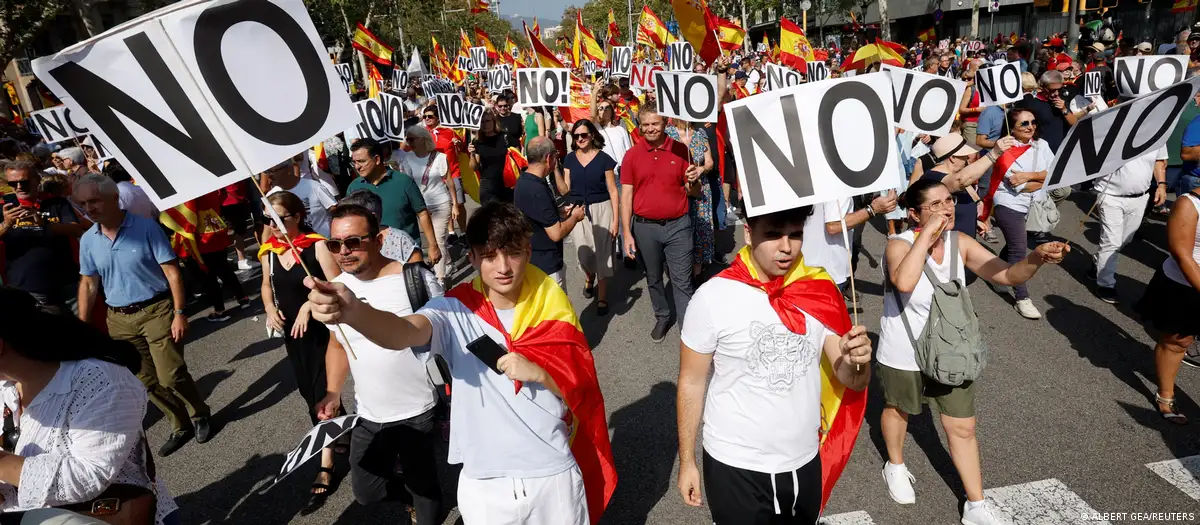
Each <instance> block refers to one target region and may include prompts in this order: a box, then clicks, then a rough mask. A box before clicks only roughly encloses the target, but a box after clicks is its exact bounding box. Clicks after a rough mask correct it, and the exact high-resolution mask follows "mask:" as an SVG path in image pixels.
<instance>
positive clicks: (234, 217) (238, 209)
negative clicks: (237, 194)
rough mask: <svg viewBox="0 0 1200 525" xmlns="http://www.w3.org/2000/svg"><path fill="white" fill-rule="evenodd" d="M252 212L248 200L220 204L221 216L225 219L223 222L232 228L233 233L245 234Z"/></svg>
mask: <svg viewBox="0 0 1200 525" xmlns="http://www.w3.org/2000/svg"><path fill="white" fill-rule="evenodd" d="M252 213H253V212H252V211H251V206H250V203H249V202H239V203H237V204H230V205H228V206H221V217H222V218H223V219H225V224H226V225H227V226H229V229H231V230H233V233H234V234H235V235H246V230H247V228H248V227H249V226H250V218H251V217H250V216H251V214H252Z"/></svg>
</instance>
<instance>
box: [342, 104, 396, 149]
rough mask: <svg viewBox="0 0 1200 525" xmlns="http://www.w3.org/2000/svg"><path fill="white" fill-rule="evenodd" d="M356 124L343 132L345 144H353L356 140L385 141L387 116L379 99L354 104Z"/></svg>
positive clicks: (386, 136)
mask: <svg viewBox="0 0 1200 525" xmlns="http://www.w3.org/2000/svg"><path fill="white" fill-rule="evenodd" d="M354 111H355V114H356V115H358V122H356V123H355V124H354V126H352V127H350V128H349V129H347V130H346V131H345V134H346V142H347V143H348V144H353V143H354V141H355V140H358V139H373V140H387V138H388V134H387V132H388V122H387V115H385V114H384V112H383V104H382V103H381V102H380V101H379V99H374V98H368V99H366V100H360V101H358V102H355V103H354Z"/></svg>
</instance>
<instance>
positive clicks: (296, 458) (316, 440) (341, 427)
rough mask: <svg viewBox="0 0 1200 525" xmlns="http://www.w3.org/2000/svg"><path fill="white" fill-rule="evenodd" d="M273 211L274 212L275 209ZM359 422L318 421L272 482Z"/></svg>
mask: <svg viewBox="0 0 1200 525" xmlns="http://www.w3.org/2000/svg"><path fill="white" fill-rule="evenodd" d="M267 209H268V210H272V208H271V206H267ZM271 213H272V214H274V211H272V212H271ZM357 423H358V416H357V415H355V414H350V415H345V416H342V417H335V418H333V419H327V420H325V421H322V422H320V423H317V426H315V427H313V429H312V430H309V431H308V434H305V435H304V439H302V440H300V444H299V445H296V448H293V449H292V451H291V452H288V453H287V457H285V458H284V460H283V466H282V467H280V468H279V473H278V474H276V475H275V481H274V482H272V483H279V480H281V479H283V478H284V476H287V475H288V474H291V473H292V471H294V470H296V469H297V468H299V467H300V465H303V464H304V463H305V462H306V461H308V460H309V459H312V457H313V456H316V455H317V454H320V453H321V451H322V450H325V447H328V446H329V445H332V444H333V442H334V441H337V440H338V438H340V437H342V436H343V435H345V434H346V433H347V432H350V430H351V429H353V428H354V425H355V424H357Z"/></svg>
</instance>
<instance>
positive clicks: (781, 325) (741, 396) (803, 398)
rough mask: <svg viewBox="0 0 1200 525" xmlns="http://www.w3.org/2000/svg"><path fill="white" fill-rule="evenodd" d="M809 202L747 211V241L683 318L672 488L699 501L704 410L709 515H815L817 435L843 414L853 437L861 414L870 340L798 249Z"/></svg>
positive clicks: (732, 518)
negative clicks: (833, 399) (826, 390)
mask: <svg viewBox="0 0 1200 525" xmlns="http://www.w3.org/2000/svg"><path fill="white" fill-rule="evenodd" d="M810 211H811V208H810V207H807V206H806V207H803V208H799V209H792V210H786V211H781V212H776V213H772V214H768V215H762V216H758V217H752V218H750V219H749V220H748V221H747V225H746V233H747V236H748V237H749V239H750V245H749V246H748V247H746V248H743V250H742V252H741V253H739V254H738V256H737V258H736V259H735V260H734V263H733V265H732V266H730V268H729V269H727V270H725V271H723V272H721V273H720V274H718V275H717V277H716V278H714V279H710V280H709V281H708V282H707V283H705V284H704V285H703V286H701V287H700V289H699V290H697V291H696V295H695V296H693V297H692V303H691V304H690V305H689V307H688V311H687V316H686V318H685V319H684V322H683V329H682V331H681V333H680V339H681V343H680V350H679V354H680V355H679V383H678V384H679V387H678V388H679V393H678V413H679V416H678V417H679V490H680V493H681V495H682V496H683V500H684V502H685V503H687V504H688V505H692V506H699V505H700V504H701V499H700V471H699V469H698V468H697V466H696V450H695V449H696V430H697V427H698V426H699V425H700V422H701V414H703V419H704V425H703V432H704V440H703V441H704V458H703V461H704V466H703V468H704V485H705V492H707V493H708V498H709V502H708V506H709V508H710V509H711V510H712V516H713V522H714V523H715V524H716V525H742V524H763V525H767V524H771V525H783V524H800V523H804V524H811V523H815V522H816V520H817V517H818V516H819V514H820V510H821V504H822V501H821V497H822V467H821V461H822V460H821V457H820V456H819V454H818V452H819V448H820V444H821V434H822V433H823V432H825V431H828V429H829V428H831V427H832V421H833V419H834V418H837V417H845V418H851V419H850V421H851V425H852V428H853V431H852V433H850V434H849V436H851V437H850V439H851V440H852V439H853V437H852V436H853V435H854V434H857V432H858V426H859V425H861V423H862V419H861V418H862V412H861V409H862V408H863V407H865V403H866V399H865V395H864V393H863V392H862V390H863V389H865V388H866V386H867V383H868V381H869V379H870V366H868V365H869V363H870V361H871V343H870V340H869V339H868V338H867V335H866V328H865V327H862V326H855V327H851V326H850V318H849V315H848V314H847V313H846V307H845V303H844V301H843V300H842V297H841V294H840V292H839V290H838V289H837V287H836V286H835V284H834V283H833V280H832V279H831V278H830V276H829V275H828V274H826V273H825V272H824V271H822V270H821V269H820V268H812V267H807V266H806V265H805V263H804V262H803V260H802V258H801V253H802V250H801V247H802V244H803V243H802V236H803V233H804V230H805V228H804V223H805V221H806V219H808V215H809V213H810ZM809 220H820V218H813V219H809ZM766 290H771V291H772V292H771V294H770V295H768V293H767V291H766ZM822 357H824V358H825V359H828V360H829V362H830V363H832V366H831V369H832V370H833V371H834V377H831V378H829V379H830V380H831V384H832V385H834V387H833V388H834V389H835V391H836V392H837V393H839V394H840V396H839V397H840V398H841V400H842V406H841V408H839V409H835V412H834V413H827V412H826V410H827V408H826V407H823V406H822V398H821V395H822V382H823V381H822V374H823V372H822V368H821V362H822ZM714 363H715V365H716V369H715V372H714V373H713V375H712V380H711V383H710V382H709V379H708V376H709V370H710V369H712V368H713V365H714ZM843 385H844V386H843ZM706 388H707V390H708V395H707V397H705V390H706ZM839 388H840V390H839ZM851 407H856V408H857V409H858V410H860V411H858V412H857V413H855V411H854V410H851ZM843 410H846V412H843ZM825 424H829V425H830V426H824V425H825ZM832 438H833V436H832V435H831V436H830V439H832ZM851 443H853V441H851ZM851 448H852V447H851ZM846 459H848V457H845V456H843V457H841V458H839V460H838V461H845V460H846ZM835 471H837V470H836V469H835ZM833 481H836V480H835V479H834V480H831V482H833Z"/></svg>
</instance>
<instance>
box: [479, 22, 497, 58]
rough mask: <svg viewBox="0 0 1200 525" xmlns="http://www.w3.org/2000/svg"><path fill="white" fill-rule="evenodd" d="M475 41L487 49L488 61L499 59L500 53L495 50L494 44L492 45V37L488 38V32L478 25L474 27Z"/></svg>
mask: <svg viewBox="0 0 1200 525" xmlns="http://www.w3.org/2000/svg"><path fill="white" fill-rule="evenodd" d="M475 43H476V44H479V45H480V46H483V47H484V48H485V49H487V57H488V62H491V63H493V64H495V63H496V62H498V61H499V60H500V53H498V52H496V46H494V45H492V39H490V38H488V34H487V33H485V32H484V31H483V30H482V29H479V28H478V27H476V28H475Z"/></svg>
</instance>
